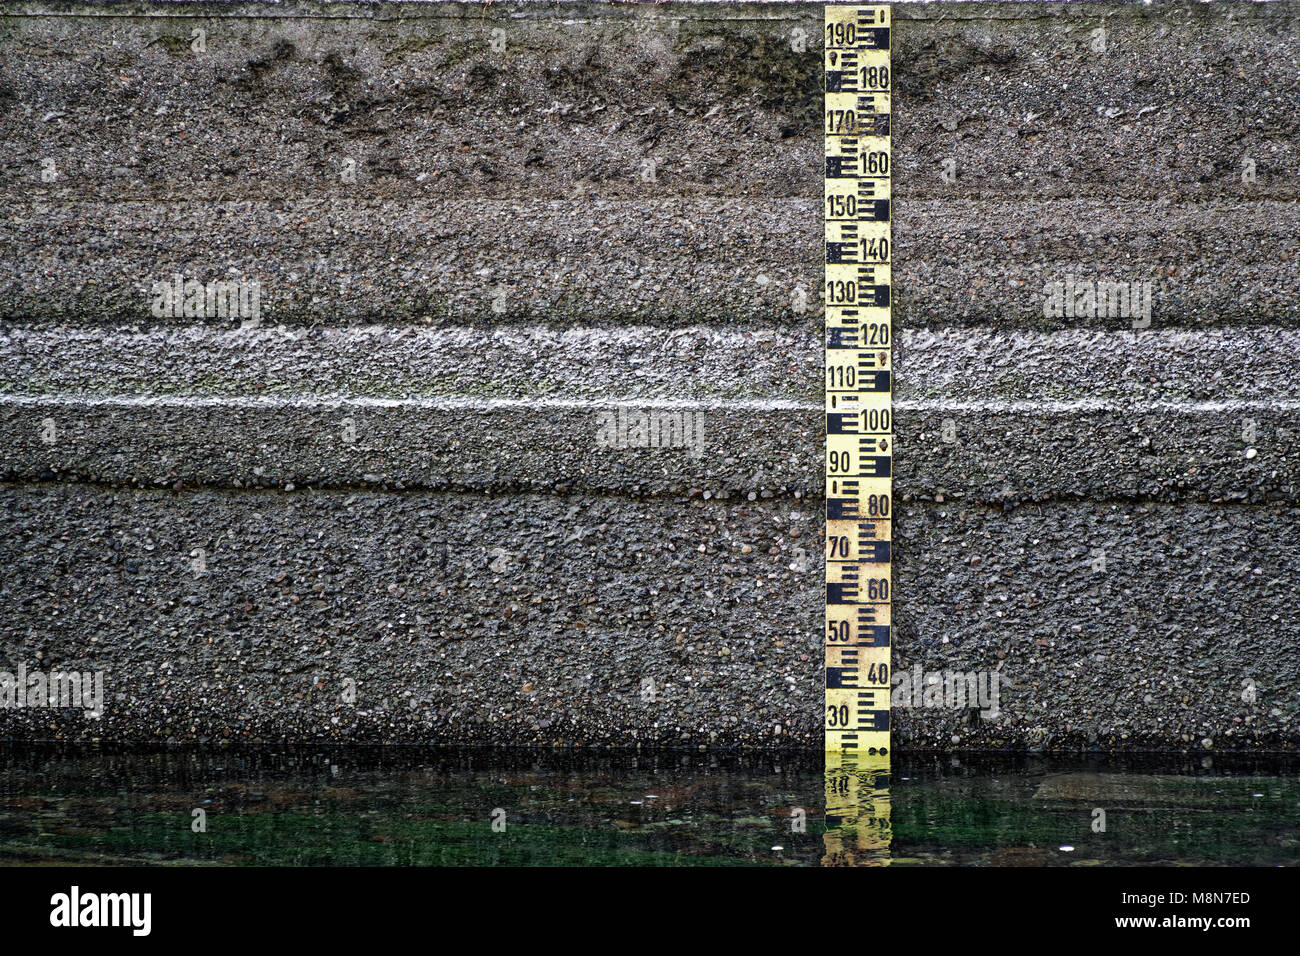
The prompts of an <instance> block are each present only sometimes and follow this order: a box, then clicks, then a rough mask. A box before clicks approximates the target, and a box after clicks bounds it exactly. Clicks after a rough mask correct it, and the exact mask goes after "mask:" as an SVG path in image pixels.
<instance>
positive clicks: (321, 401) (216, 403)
mask: <svg viewBox="0 0 1300 956" xmlns="http://www.w3.org/2000/svg"><path fill="white" fill-rule="evenodd" d="M0 405H12V406H29V407H43V406H60V407H103V406H108V407H120V408H318V407H324V408H339V407H347V408H428V410H448V411H477V410H481V411H493V410H497V408H538V410H542V408H560V410H563V408H590V410H603V408H615V407H617V406H628V407H638V408H689V410H711V411H731V410H737V411H811V412H819V411H823V410H824V407H823V405H822V403H820V402H800V401H796V399H785V398H736V399H725V401H720V399H694V398H654V397H643V395H621V397H617V398H615V397H611V398H552V397H549V395H539V397H533V398H482V397H478V395H432V397H430V395H425V397H413V398H372V397H368V395H77V394H64V393H60V394H51V395H13V394H10V395H0ZM894 408H900V410H904V411H950V412H965V411H971V412H1008V414H1019V412H1040V414H1041V412H1045V414H1069V412H1087V411H1130V412H1149V411H1177V412H1236V411H1300V399H1296V398H1283V399H1265V398H1260V399H1255V398H1242V399H1219V401H1201V402H1166V401H1157V402H1132V401H1127V402H1121V401H1114V399H1106V398H1080V399H1070V401H1041V402H1040V401H1034V399H1021V401H1005V399H991V401H987V402H985V401H982V402H956V401H953V402H950V401H944V399H913V401H896V402H894Z"/></svg>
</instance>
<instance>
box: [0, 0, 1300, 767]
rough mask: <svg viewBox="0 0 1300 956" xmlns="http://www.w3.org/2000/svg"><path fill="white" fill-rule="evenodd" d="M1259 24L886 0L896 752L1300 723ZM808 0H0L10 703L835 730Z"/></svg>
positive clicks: (442, 727) (20, 721)
mask: <svg viewBox="0 0 1300 956" xmlns="http://www.w3.org/2000/svg"><path fill="white" fill-rule="evenodd" d="M1298 9H1300V6H1297V4H1294V3H1290V2H1278V3H1268V4H1253V3H1232V4H1229V3H1208V4H1203V3H1194V4H1181V3H1178V4H1172V3H1154V4H1149V5H1147V4H1132V5H1130V4H1111V3H1041V4H1040V3H1009V4H1002V3H981V4H946V3H934V4H907V5H899V6H896V7H895V8H894V18H895V52H894V69H895V76H896V94H895V117H896V125H895V135H894V160H895V177H896V178H895V180H894V195H895V200H896V204H895V207H896V211H895V222H894V239H895V257H896V265H895V267H894V278H895V284H896V285H895V289H896V298H897V305H896V310H895V322H896V328H897V341H896V344H895V363H896V368H897V376H896V389H897V391H896V394H895V400H896V426H895V427H896V432H897V459H896V460H897V469H898V473H897V478H896V485H895V488H896V491H897V494H898V498H899V500H898V502H897V508H896V521H895V532H894V533H895V537H896V540H897V547H896V564H895V595H896V605H895V652H894V657H895V665H896V667H897V668H899V669H904V668H912V667H914V666H917V665H920V666H921V667H922V668H924V669H925V670H942V669H945V668H957V669H960V670H962V671H979V670H989V669H994V668H998V669H1000V673H1001V675H1002V679H1003V680H1004V681H1005V682H1006V683H1004V684H1003V685H1002V690H1001V700H1000V705H1001V713H1000V715H999V716H998V717H997V719H971V718H970V717H969V715H967V714H965V713H963V712H956V711H952V710H944V709H936V710H909V709H901V708H896V709H895V715H894V716H895V729H896V735H897V738H898V743H899V744H900V745H903V746H910V747H952V746H960V747H1004V746H1010V747H1028V748H1058V747H1059V748H1073V747H1100V748H1114V749H1129V748H1141V747H1161V748H1191V747H1194V748H1196V749H1205V748H1213V749H1216V750H1217V749H1257V748H1275V749H1285V750H1294V749H1295V748H1296V746H1297V744H1298V743H1300V730H1298V729H1297V717H1298V716H1300V699H1298V697H1297V694H1298V692H1300V673H1298V671H1300V663H1298V661H1300V657H1298V656H1297V653H1296V649H1297V644H1298V643H1300V602H1298V601H1297V599H1296V598H1297V594H1296V591H1297V584H1296V576H1297V563H1298V557H1297V556H1298V555H1300V521H1298V520H1297V519H1298V518H1300V506H1298V504H1297V485H1298V484H1300V449H1297V434H1298V432H1300V421H1297V409H1300V383H1298V382H1297V376H1296V374H1295V370H1296V366H1297V357H1298V356H1300V282H1298V281H1297V279H1298V278H1300V267H1298V266H1297V261H1296V251H1297V238H1296V236H1297V234H1298V232H1300V230H1298V228H1297V227H1298V226H1300V213H1297V208H1296V205H1295V200H1296V198H1297V192H1298V191H1300V185H1298V183H1300V178H1298V177H1297V172H1300V169H1298V168H1297V167H1300V156H1297V135H1296V134H1297V127H1298V125H1300V120H1298V119H1297V116H1300V80H1298V79H1297V74H1296V71H1295V70H1294V65H1295V51H1296V50H1297V49H1300V28H1298V27H1297V23H1296V15H1297V10H1298ZM821 10H822V8H821V6H820V5H815V4H804V3H785V4H747V3H713V4H664V5H661V6H653V5H608V4H585V3H569V2H564V3H559V4H556V3H532V4H523V5H511V4H505V3H493V4H491V5H489V6H487V7H483V6H482V5H479V4H470V5H461V4H448V3H431V4H359V3H355V4H354V3H343V4H305V3H291V4H258V3H250V4H233V3H232V4H225V3H223V4H216V3H200V4H185V3H100V4H58V3H2V4H0V140H2V141H3V143H4V146H5V148H4V151H3V157H2V158H0V207H2V209H3V215H2V216H0V317H3V321H2V324H0V477H2V478H3V484H2V485H0V576H2V577H0V594H2V596H3V601H2V603H0V669H3V668H9V669H13V668H14V667H16V666H17V664H18V663H20V662H21V663H25V664H26V666H27V667H28V668H29V669H32V668H38V667H45V668H47V669H54V668H64V667H66V668H73V667H75V668H79V669H83V670H103V671H104V672H105V688H106V692H107V697H108V701H107V708H106V712H105V714H104V715H103V716H102V718H100V719H98V720H94V719H89V718H87V717H86V716H85V715H83V714H80V713H77V712H75V711H53V712H52V711H49V710H45V711H38V710H29V709H11V710H0V736H8V737H17V738H23V739H31V738H47V737H63V738H69V737H104V738H115V739H132V740H137V739H138V740H143V739H148V740H159V739H227V738H229V739H236V738H237V739H248V738H254V739H258V738H280V737H291V738H293V739H297V740H326V739H328V740H354V739H361V740H402V741H436V742H447V743H450V742H496V743H527V742H534V743H545V744H557V743H569V742H574V743H579V744H583V745H599V744H617V745H626V744H635V743H642V744H650V743H660V744H674V745H690V746H699V745H713V746H730V745H737V744H744V745H759V746H797V745H803V746H819V741H820V734H821V723H820V701H821V687H822V673H821V669H820V661H821V644H820V633H821V626H822V625H821V601H822V583H821V582H822V560H821V557H820V554H821V543H820V537H819V535H820V533H821V508H822V500H821V496H822V492H823V482H822V457H821V433H822V422H821V415H820V408H821V394H820V382H821V379H822V372H821V339H820V334H819V331H820V328H821V323H822V315H821V309H820V304H819V300H818V290H819V288H820V278H821V268H822V266H821V262H822V259H821V256H822V250H821V246H820V229H821V226H820V218H819V217H820V196H821V188H822V187H821V156H822V140H821V134H820V118H819V115H820V114H819V110H820V106H821V91H820V87H819V83H820V70H821V48H820V35H821V34H820V29H821V26H820V25H821ZM194 29H202V30H204V31H205V45H206V49H205V50H204V51H203V52H195V51H194V50H192V49H191V47H190V44H191V31H192V30H194ZM1098 29H1104V30H1105V49H1104V51H1101V50H1099V49H1095V47H1098V46H1099V44H1098V42H1097V39H1098V34H1096V33H1095V31H1097V30H1098ZM496 30H500V31H503V32H502V33H500V34H496V37H497V38H498V45H500V39H504V42H505V48H504V50H503V51H497V50H493V49H492V42H493V37H494V31H496ZM799 31H802V33H803V34H806V36H807V43H806V49H805V50H804V51H803V52H797V51H796V47H802V46H804V44H802V43H800V42H798V38H799V35H800V34H799ZM1247 159H1249V160H1250V163H1246V162H1245V161H1246V160H1247ZM47 161H49V162H47ZM348 161H352V163H354V164H355V165H351V164H349V162H348ZM947 161H951V164H947V165H946V163H947ZM51 162H52V165H51ZM650 163H653V169H654V174H653V176H651V175H649V169H650V167H649V166H648V165H647V164H650ZM1251 164H1253V171H1254V175H1253V177H1252V176H1245V177H1243V171H1244V170H1249V169H1250V168H1251ZM347 169H352V170H354V171H355V177H352V176H349V175H345V170H347ZM945 169H949V170H952V171H953V172H955V179H953V181H947V179H946V178H945V177H944V176H943V175H941V174H942V173H943V172H944V171H945ZM43 170H53V172H54V174H55V178H54V179H53V180H52V181H46V180H48V179H49V174H48V173H47V174H46V176H45V178H44V179H43V177H42V172H43ZM353 178H354V179H355V181H352V182H350V181H347V180H349V179H353ZM948 178H952V177H948ZM1252 179H1253V181H1244V180H1252ZM173 274H181V275H183V276H184V277H185V278H188V279H197V280H200V281H204V282H206V281H209V280H216V279H221V278H243V279H256V280H257V281H258V282H259V283H260V292H261V315H260V322H259V323H258V324H257V325H256V327H245V328H241V325H248V324H249V323H241V322H240V321H239V320H238V319H231V318H210V319H209V318H203V317H189V318H186V317H184V316H179V317H168V316H163V317H157V316H155V315H153V314H152V313H151V308H150V306H151V293H150V290H151V286H152V284H153V283H154V282H155V281H158V280H164V281H165V280H169V279H170V277H171V276H172V275H173ZM1066 277H1074V278H1076V279H1113V280H1117V281H1130V282H1139V283H1140V282H1150V283H1152V292H1153V308H1152V313H1151V323H1150V326H1149V327H1146V328H1134V326H1133V323H1132V322H1131V321H1130V320H1129V319H1128V318H1123V317H1116V316H1099V317H1095V318H1094V317H1074V318H1070V317H1059V318H1051V317H1047V316H1045V315H1044V309H1043V300H1044V295H1043V288H1044V284H1045V283H1048V282H1051V281H1055V280H1065V279H1066ZM801 290H802V291H801ZM805 292H806V301H807V306H806V308H805V307H804V306H803V302H804V293H805ZM1139 324H1141V323H1139ZM620 404H622V405H626V406H629V407H631V408H634V409H641V410H658V411H662V412H671V413H680V412H689V413H691V414H692V415H694V414H695V413H699V414H701V415H702V416H703V417H702V422H703V428H704V446H703V453H702V454H692V453H691V451H690V450H687V449H665V448H659V449H649V448H626V449H618V448H607V447H601V445H600V443H599V442H598V441H597V433H598V417H599V414H600V412H601V411H602V410H608V409H612V408H614V407H616V406H618V405H620ZM1103 565H1104V570H1103V569H1102V568H1103ZM349 681H354V682H355V685H356V699H355V702H349V701H346V700H345V699H344V693H345V690H346V689H347V688H348V687H350V686H351V684H349V683H348V682H349ZM1246 681H1251V682H1253V684H1252V685H1245V684H1244V683H1243V682H1246ZM647 682H653V688H654V694H653V699H649V700H647V699H644V698H645V696H647V695H645V694H643V688H648V687H649V686H650V684H649V683H647ZM1248 687H1253V689H1254V692H1253V694H1252V693H1249V692H1246V693H1243V691H1244V690H1246V689H1247V688H1248ZM1243 697H1244V698H1246V699H1243ZM778 728H779V730H778Z"/></svg>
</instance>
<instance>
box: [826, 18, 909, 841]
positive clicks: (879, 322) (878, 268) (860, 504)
mask: <svg viewBox="0 0 1300 956" xmlns="http://www.w3.org/2000/svg"><path fill="white" fill-rule="evenodd" d="M824 41H825V51H824V58H825V60H824V63H823V66H824V71H825V73H824V75H825V78H826V100H825V110H824V113H823V118H822V122H823V133H824V135H825V140H826V169H825V201H824V204H823V207H822V212H823V216H824V219H825V223H826V280H825V287H824V290H823V291H824V298H825V303H826V343H825V345H826V378H825V382H824V384H825V388H826V628H825V631H824V640H825V646H826V701H825V711H824V717H825V739H826V823H827V834H826V850H827V852H826V857H825V858H824V861H825V862H826V863H828V864H850V863H879V862H888V853H889V791H888V783H889V750H890V743H889V689H890V663H891V662H890V645H891V628H892V619H891V613H890V610H891V602H892V600H893V594H892V579H891V575H890V560H891V555H892V548H893V542H892V535H891V530H890V529H891V515H892V510H893V454H894V452H893V446H894V440H893V439H894V434H893V363H892V361H891V356H890V348H891V344H892V341H893V327H892V326H893V323H892V321H891V283H890V264H891V262H892V258H891V256H892V243H891V241H890V240H891V231H890V221H891V202H890V199H891V190H890V183H891V179H890V175H891V172H892V170H891V155H890V124H891V117H892V91H893V73H892V70H891V68H890V11H889V7H887V6H867V7H863V6H847V5H846V6H828V7H826V24H825V34H824Z"/></svg>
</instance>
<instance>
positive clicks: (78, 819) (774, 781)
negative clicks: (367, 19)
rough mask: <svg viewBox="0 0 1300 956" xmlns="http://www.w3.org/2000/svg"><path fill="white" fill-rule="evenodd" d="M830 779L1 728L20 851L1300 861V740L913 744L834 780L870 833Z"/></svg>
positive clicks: (628, 761)
mask: <svg viewBox="0 0 1300 956" xmlns="http://www.w3.org/2000/svg"><path fill="white" fill-rule="evenodd" d="M827 785H828V778H827V775H826V774H825V773H824V770H823V766H822V755H821V754H795V755H792V756H785V757H781V758H773V757H765V758H764V757H736V756H729V757H723V756H708V755H690V756H682V755H674V754H659V755H640V756H631V755H621V756H612V757H611V756H606V757H583V758H579V757H577V756H575V755H573V754H571V753H553V752H542V753H538V752H533V751H491V752H487V751H473V752H468V751H454V752H442V751H432V750H427V749H419V748H367V749H346V750H338V749H296V750H286V749H273V748H267V749H245V750H206V751H205V750H193V749H168V750H155V751H152V752H140V751H131V750H120V749H67V748H58V747H32V746H25V745H24V746H20V745H10V746H5V745H0V863H3V864H9V865H15V864H36V865H57V864H64V863H79V864H99V863H104V864H122V863H145V864H205V865H223V864H226V865H230V864H234V865H285V864H288V865H318V864H340V865H401V866H405V865H534V864H547V865H556V864H579V865H589V866H627V865H633V866H695V865H711V866H735V865H746V866H748V865H766V866H821V865H826V864H827V863H829V862H840V863H843V862H848V861H853V862H860V863H861V862H866V863H876V864H879V863H883V862H886V861H887V862H888V863H889V864H890V865H894V866H905V865H911V866H916V865H952V864H965V865H979V866H986V865H991V866H1006V865H1026V866H1043V865H1048V866H1056V865H1060V866H1095V865H1134V864H1138V865H1203V864H1219V865H1255V866H1259V865H1268V866H1274V865H1292V864H1295V863H1297V862H1300V762H1297V761H1295V760H1285V761H1282V760H1274V761H1268V760H1262V759H1261V760H1251V761H1243V760H1236V761H1227V760H1225V759H1224V758H1213V759H1209V758H1199V757H1198V758H1186V759H1184V758H1177V759H1166V760H1161V761H1151V760H1147V761H1141V762H1139V761H1125V762H1114V761H1110V762H1107V761H1101V760H1093V761H1085V760H1081V759H1077V758H1076V759H1073V760H1070V759H1064V758H1042V759H1033V760H1031V759H1019V760H1010V759H998V760H994V759H988V758H984V759H980V758H976V757H975V756H967V757H960V758H953V757H950V756H942V757H939V756H932V755H930V756H927V755H913V756H908V757H902V758H896V759H895V761H894V763H893V766H892V767H891V773H890V775H889V776H888V777H887V778H886V777H881V776H879V775H875V776H872V777H871V778H870V780H867V779H865V778H864V779H862V780H856V779H855V780H853V781H852V782H851V783H850V784H849V786H848V787H847V788H845V786H844V778H839V781H838V783H836V782H835V781H832V786H835V787H839V788H840V790H839V792H840V796H839V797H838V800H837V799H836V798H835V797H833V798H832V802H833V803H835V804H836V805H837V806H838V805H839V804H842V803H843V802H844V801H845V799H846V797H845V794H846V793H847V794H848V796H847V800H848V802H849V803H850V804H853V803H855V802H857V801H859V800H860V801H861V802H862V804H863V807H862V809H863V816H862V818H861V819H860V820H859V827H860V828H861V829H862V832H864V833H866V836H865V837H863V838H861V843H859V842H858V841H859V838H858V837H857V836H856V833H855V832H853V831H849V832H845V830H844V828H843V827H842V826H833V827H832V831H831V833H830V834H829V836H828V834H827V825H826V815H825V809H826V806H827V793H828V790H827ZM195 810H202V811H203V815H202V817H196V815H195V813H194V811H195ZM1098 810H1100V811H1102V812H1103V813H1104V823H1105V828H1104V830H1100V831H1099V830H1097V829H1095V828H1096V827H1097V824H1098V822H1099V820H1100V819H1101V818H1100V817H1098V815H1097V811H1098ZM202 818H205V822H206V831H205V832H196V822H197V821H198V820H200V819H202ZM840 819H841V814H840V813H839V812H838V811H836V812H835V813H833V815H832V823H833V824H836V823H838V822H839V821H840ZM868 819H869V820H870V824H869V825H868V824H867V823H865V822H864V821H866V820H868ZM845 846H850V847H851V848H852V849H853V852H851V853H850V854H848V856H847V857H846V856H845V855H844V854H843V852H841V851H843V849H844V847H845ZM1067 848H1069V849H1067Z"/></svg>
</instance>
